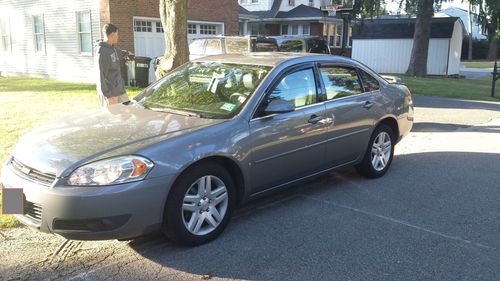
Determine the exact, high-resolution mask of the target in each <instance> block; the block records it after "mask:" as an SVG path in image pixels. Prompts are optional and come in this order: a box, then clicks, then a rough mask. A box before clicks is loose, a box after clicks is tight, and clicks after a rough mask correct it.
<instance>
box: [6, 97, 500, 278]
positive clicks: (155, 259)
mask: <svg viewBox="0 0 500 281" xmlns="http://www.w3.org/2000/svg"><path fill="white" fill-rule="evenodd" d="M415 99H416V105H417V109H416V110H417V111H416V124H415V128H414V131H413V132H412V133H411V134H410V135H409V136H408V137H407V138H406V139H404V140H403V141H402V142H401V143H400V144H399V145H398V146H397V148H396V156H395V158H394V161H393V164H392V167H391V170H390V171H389V172H388V174H387V175H386V176H385V177H383V178H381V179H377V180H368V179H364V178H362V177H360V176H358V175H357V174H356V173H355V172H354V171H353V170H352V169H347V170H344V171H339V172H336V173H332V174H329V175H326V176H322V177H320V178H317V179H316V180H314V181H311V182H308V183H306V184H302V185H300V186H296V187H293V188H290V189H288V190H286V191H284V192H281V193H279V194H275V195H273V196H270V197H267V198H264V199H261V200H258V201H255V202H252V203H250V204H249V205H247V206H244V207H243V208H241V209H240V210H238V212H237V213H236V214H235V217H234V219H233V220H232V223H231V224H230V225H229V227H228V228H227V229H226V231H225V232H224V234H223V235H222V236H221V237H220V238H219V239H217V240H215V241H214V242H212V243H209V244H207V245H203V246H200V247H197V248H185V247H178V246H175V245H173V244H172V243H170V242H169V241H166V240H165V239H163V238H162V237H159V236H156V237H146V238H141V239H138V240H135V241H122V242H120V241H98V242H81V241H66V240H64V239H62V238H61V237H58V236H53V235H47V234H41V233H38V232H35V231H32V230H30V229H27V228H15V229H8V230H1V232H0V257H2V259H1V261H0V279H5V280H9V279H14V280H17V279H39V280H41V279H49V280H52V279H57V280H59V279H60V280H103V279H111V280H148V279H164V280H203V279H211V280H222V279H224V280H454V281H455V280H498V278H499V276H500V236H499V235H500V103H488V102H470V101H458V100H450V99H443V98H435V97H420V96H418V97H415Z"/></svg>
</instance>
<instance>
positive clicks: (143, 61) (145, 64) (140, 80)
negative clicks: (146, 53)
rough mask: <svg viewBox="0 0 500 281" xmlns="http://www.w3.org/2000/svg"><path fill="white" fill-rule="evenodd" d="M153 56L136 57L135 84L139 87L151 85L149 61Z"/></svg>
mask: <svg viewBox="0 0 500 281" xmlns="http://www.w3.org/2000/svg"><path fill="white" fill-rule="evenodd" d="M150 62H151V58H148V57H135V59H134V68H135V84H136V86H139V87H147V86H148V85H149V63H150Z"/></svg>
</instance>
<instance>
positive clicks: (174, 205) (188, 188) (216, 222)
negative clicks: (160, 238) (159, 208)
mask: <svg viewBox="0 0 500 281" xmlns="http://www.w3.org/2000/svg"><path fill="white" fill-rule="evenodd" d="M208 182H210V184H211V188H210V192H206V191H207V189H206V186H207V183H208ZM204 187H205V188H204ZM223 187H224V188H225V190H224V188H223ZM214 188H215V189H214ZM224 191H225V192H224ZM205 192H206V193H205ZM235 205H236V189H235V185H234V181H233V179H232V177H231V175H230V174H229V173H228V171H227V170H226V169H225V168H223V167H221V166H220V165H217V164H215V163H203V164H200V165H197V166H195V167H193V168H190V169H189V170H188V171H186V172H185V173H183V174H182V175H181V176H180V178H179V179H178V180H177V181H176V182H175V184H174V185H173V186H172V189H171V190H170V193H169V196H168V199H167V203H166V206H165V213H164V216H163V217H164V221H163V227H162V231H163V233H164V234H165V235H166V236H167V237H168V238H170V239H171V240H173V241H174V242H175V243H178V244H183V245H188V246H196V245H200V244H204V243H207V242H209V241H212V240H213V239H215V238H217V237H218V236H219V235H220V234H221V233H222V231H224V229H225V228H226V226H227V224H228V223H229V220H230V218H231V215H232V212H233V210H234V208H235Z"/></svg>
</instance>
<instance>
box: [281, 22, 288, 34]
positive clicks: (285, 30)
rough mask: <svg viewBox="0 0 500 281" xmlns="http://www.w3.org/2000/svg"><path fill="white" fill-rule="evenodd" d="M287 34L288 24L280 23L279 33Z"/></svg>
mask: <svg viewBox="0 0 500 281" xmlns="http://www.w3.org/2000/svg"><path fill="white" fill-rule="evenodd" d="M287 34H288V24H282V25H281V35H287Z"/></svg>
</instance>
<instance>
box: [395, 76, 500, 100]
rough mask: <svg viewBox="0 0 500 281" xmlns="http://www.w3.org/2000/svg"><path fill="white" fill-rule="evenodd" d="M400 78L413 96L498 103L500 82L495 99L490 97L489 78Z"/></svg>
mask: <svg viewBox="0 0 500 281" xmlns="http://www.w3.org/2000/svg"><path fill="white" fill-rule="evenodd" d="M400 77H401V79H403V81H404V83H405V84H406V85H407V86H408V88H409V89H410V91H411V92H412V93H413V94H417V95H425V96H441V97H447V98H458V99H467V100H485V101H498V102H500V82H497V86H496V90H495V97H491V78H484V79H478V80H471V79H464V78H461V79H458V78H438V77H436V78H434V77H432V78H415V77H408V76H400Z"/></svg>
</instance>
